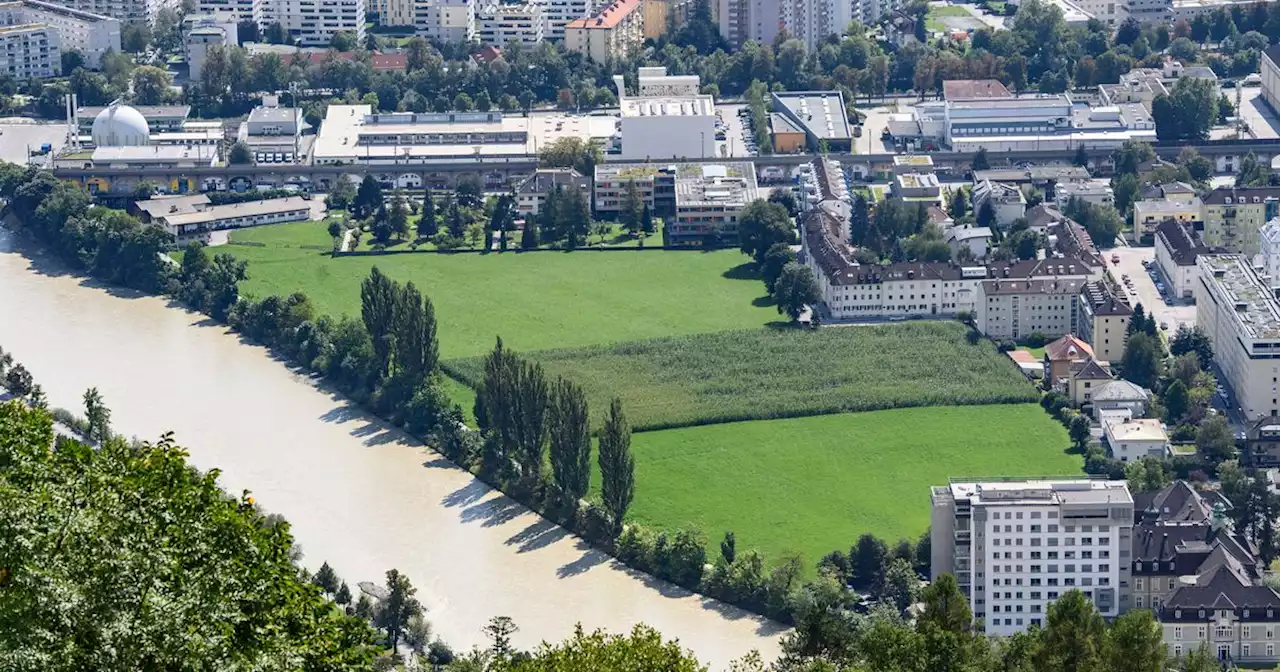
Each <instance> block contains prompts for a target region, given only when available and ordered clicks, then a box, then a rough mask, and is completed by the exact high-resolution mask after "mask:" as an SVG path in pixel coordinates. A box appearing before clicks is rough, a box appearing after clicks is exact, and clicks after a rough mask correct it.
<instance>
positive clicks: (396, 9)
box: [369, 0, 431, 26]
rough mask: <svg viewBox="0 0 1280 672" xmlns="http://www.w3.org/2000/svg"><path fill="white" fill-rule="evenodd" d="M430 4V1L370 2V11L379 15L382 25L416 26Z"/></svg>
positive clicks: (390, 0)
mask: <svg viewBox="0 0 1280 672" xmlns="http://www.w3.org/2000/svg"><path fill="white" fill-rule="evenodd" d="M430 4H431V3H430V2H429V0H369V11H371V12H377V13H378V23H379V24H381V25H384V26H414V25H416V24H417V21H418V16H419V15H420V14H423V15H425V14H426V11H427V8H428V6H429V5H430Z"/></svg>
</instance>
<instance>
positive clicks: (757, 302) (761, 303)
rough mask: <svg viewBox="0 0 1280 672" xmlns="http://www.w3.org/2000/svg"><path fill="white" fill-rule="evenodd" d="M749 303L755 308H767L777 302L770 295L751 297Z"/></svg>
mask: <svg viewBox="0 0 1280 672" xmlns="http://www.w3.org/2000/svg"><path fill="white" fill-rule="evenodd" d="M751 305H753V306H755V307H756V308H768V307H769V306H776V305H778V302H777V301H776V300H774V298H773V297H772V296H757V297H756V298H754V299H751Z"/></svg>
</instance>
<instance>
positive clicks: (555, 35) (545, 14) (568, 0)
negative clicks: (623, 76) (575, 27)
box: [541, 0, 643, 69]
mask: <svg viewBox="0 0 1280 672" xmlns="http://www.w3.org/2000/svg"><path fill="white" fill-rule="evenodd" d="M541 4H542V18H543V28H542V33H543V36H544V37H545V38H546V39H548V40H563V39H564V27H565V24H567V23H569V22H570V21H574V20H576V19H581V18H584V17H586V16H588V15H590V14H591V2H590V0H541ZM642 69H643V68H642Z"/></svg>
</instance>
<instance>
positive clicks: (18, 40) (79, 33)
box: [0, 0, 120, 78]
mask: <svg viewBox="0 0 1280 672" xmlns="http://www.w3.org/2000/svg"><path fill="white" fill-rule="evenodd" d="M0 37H2V39H3V41H4V43H5V49H4V52H3V55H0V67H6V68H7V71H8V73H9V74H11V75H13V76H14V77H20V78H27V77H53V76H56V75H59V74H69V73H63V72H62V56H61V53H62V52H64V51H77V52H79V53H80V54H81V55H83V56H84V59H85V63H87V64H88V66H89V67H91V68H98V67H101V66H102V56H103V54H106V53H107V52H108V51H120V22H119V21H118V20H116V19H113V18H110V17H106V16H102V15H99V14H91V13H89V12H84V11H80V10H76V9H69V8H67V7H64V6H62V5H55V4H53V3H49V2H39V1H38V0H22V1H20V2H5V3H0Z"/></svg>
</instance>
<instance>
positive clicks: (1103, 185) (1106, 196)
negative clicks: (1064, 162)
mask: <svg viewBox="0 0 1280 672" xmlns="http://www.w3.org/2000/svg"><path fill="white" fill-rule="evenodd" d="M1054 189H1055V191H1054V199H1055V201H1056V202H1057V204H1058V209H1060V210H1063V209H1066V207H1067V203H1068V202H1069V201H1070V200H1071V199H1072V198H1078V199H1080V200H1082V201H1084V202H1085V203H1092V204H1094V205H1104V206H1107V207H1114V206H1115V204H1116V195H1115V192H1114V191H1112V190H1111V185H1109V184H1107V182H1106V180H1088V181H1085V182H1063V183H1061V184H1058V185H1057V186H1056V187H1054Z"/></svg>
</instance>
